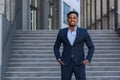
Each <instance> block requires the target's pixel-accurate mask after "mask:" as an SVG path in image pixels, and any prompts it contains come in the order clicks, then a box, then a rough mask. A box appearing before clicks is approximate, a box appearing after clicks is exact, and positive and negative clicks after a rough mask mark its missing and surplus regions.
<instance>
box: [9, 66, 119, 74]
mask: <svg viewBox="0 0 120 80" xmlns="http://www.w3.org/2000/svg"><path fill="white" fill-rule="evenodd" d="M7 70H8V72H11V73H12V72H26V71H36V72H37V71H38V72H39V71H60V67H58V66H56V67H48V66H47V67H8V69H7ZM86 71H120V66H92V67H91V66H86Z"/></svg>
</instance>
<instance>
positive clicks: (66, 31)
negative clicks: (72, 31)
mask: <svg viewBox="0 0 120 80" xmlns="http://www.w3.org/2000/svg"><path fill="white" fill-rule="evenodd" d="M67 33H68V28H66V30H65V38H66V40H67V43H68V44H69V45H70V46H71V44H70V42H69V40H68V37H67Z"/></svg>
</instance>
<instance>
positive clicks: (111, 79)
mask: <svg viewBox="0 0 120 80" xmlns="http://www.w3.org/2000/svg"><path fill="white" fill-rule="evenodd" d="M86 79H87V80H120V76H87V78H86ZM5 80H61V78H60V77H5ZM72 80H75V78H73V79H72Z"/></svg>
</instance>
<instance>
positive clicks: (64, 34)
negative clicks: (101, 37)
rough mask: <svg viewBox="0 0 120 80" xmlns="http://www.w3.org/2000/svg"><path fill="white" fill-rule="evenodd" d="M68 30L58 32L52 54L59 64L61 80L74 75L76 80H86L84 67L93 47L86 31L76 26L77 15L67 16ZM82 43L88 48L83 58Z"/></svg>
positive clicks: (72, 12) (88, 60) (73, 13)
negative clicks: (61, 46)
mask: <svg viewBox="0 0 120 80" xmlns="http://www.w3.org/2000/svg"><path fill="white" fill-rule="evenodd" d="M67 20H68V25H69V27H68V28H64V29H61V30H60V31H59V32H58V35H57V39H56V42H55V45H54V54H55V57H56V59H57V61H58V62H59V64H61V80H71V78H72V74H73V73H74V74H75V78H76V80H86V75H85V65H86V64H88V63H90V61H91V59H92V56H93V53H94V45H93V42H92V40H91V38H90V36H89V34H88V32H87V30H86V29H82V28H79V27H78V26H77V22H78V13H77V12H75V11H71V12H69V13H68V14H67ZM61 43H63V52H62V55H60V52H59V48H60V45H61ZM84 43H86V45H87V47H88V54H87V56H86V57H85V54H84Z"/></svg>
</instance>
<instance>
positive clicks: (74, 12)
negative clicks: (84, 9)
mask: <svg viewBox="0 0 120 80" xmlns="http://www.w3.org/2000/svg"><path fill="white" fill-rule="evenodd" d="M72 13H73V14H76V15H77V17H78V12H76V11H70V12H69V13H68V14H67V17H69V15H70V14H72Z"/></svg>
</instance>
